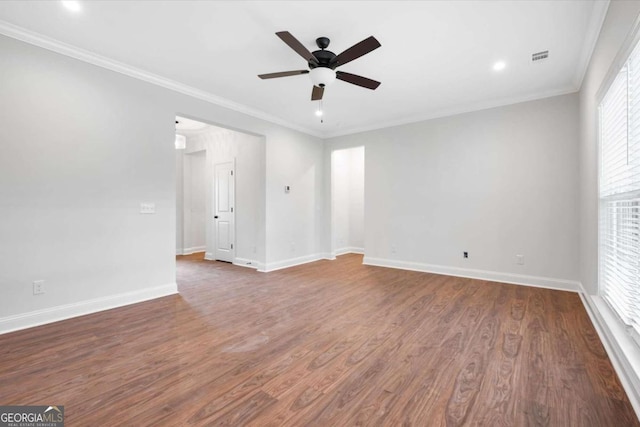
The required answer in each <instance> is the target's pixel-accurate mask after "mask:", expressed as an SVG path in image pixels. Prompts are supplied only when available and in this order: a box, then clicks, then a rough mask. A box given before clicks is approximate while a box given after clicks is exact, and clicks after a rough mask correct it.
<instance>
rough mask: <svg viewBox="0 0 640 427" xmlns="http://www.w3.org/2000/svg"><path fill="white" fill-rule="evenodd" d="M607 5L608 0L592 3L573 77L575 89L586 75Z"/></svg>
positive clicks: (579, 86) (580, 84)
mask: <svg viewBox="0 0 640 427" xmlns="http://www.w3.org/2000/svg"><path fill="white" fill-rule="evenodd" d="M609 3H610V1H609V0H602V1H594V2H593V10H592V12H591V18H590V19H589V23H588V24H587V34H586V35H585V37H584V44H583V45H582V51H581V52H580V59H579V60H578V66H577V68H576V75H575V77H574V85H575V86H576V87H577V88H581V87H582V81H583V80H584V76H585V75H586V74H587V68H589V64H590V63H591V56H592V55H593V51H594V50H595V48H596V44H597V43H598V37H599V36H600V31H601V30H602V25H603V24H604V19H605V18H606V17H607V11H608V10H609Z"/></svg>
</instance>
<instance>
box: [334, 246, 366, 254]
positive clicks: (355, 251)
mask: <svg viewBox="0 0 640 427" xmlns="http://www.w3.org/2000/svg"><path fill="white" fill-rule="evenodd" d="M334 254H335V256H339V255H344V254H360V255H362V254H364V248H358V247H355V246H347V247H344V248H340V249H336V250H335V251H334Z"/></svg>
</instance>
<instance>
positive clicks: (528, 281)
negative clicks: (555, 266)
mask: <svg viewBox="0 0 640 427" xmlns="http://www.w3.org/2000/svg"><path fill="white" fill-rule="evenodd" d="M362 263H363V264H365V265H374V266H378V267H389V268H399V269H402V270H413V271H421V272H424V273H435V274H446V275H447V276H456V277H468V278H471V279H480V280H490V281H492V282H501V283H510V284H514V285H526V286H536V287H539V288H549V289H555V290H560V291H570V292H579V291H580V283H579V282H578V281H575V280H566V279H554V278H550V277H539V276H527V275H524V274H513V273H501V272H497V271H487V270H475V269H471V268H458V267H448V266H444V265H434V264H423V263H418V262H409V261H397V260H391V259H384V258H371V257H368V256H365V257H364V260H363V261H362Z"/></svg>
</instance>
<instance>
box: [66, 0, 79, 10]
mask: <svg viewBox="0 0 640 427" xmlns="http://www.w3.org/2000/svg"><path fill="white" fill-rule="evenodd" d="M62 5H63V6H64V7H66V8H67V10H70V11H71V12H75V13H78V12H80V10H81V9H82V6H81V5H80V2H79V1H76V0H62Z"/></svg>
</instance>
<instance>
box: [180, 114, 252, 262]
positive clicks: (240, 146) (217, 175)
mask: <svg viewBox="0 0 640 427" xmlns="http://www.w3.org/2000/svg"><path fill="white" fill-rule="evenodd" d="M176 134H177V135H181V137H180V138H179V139H180V140H182V141H183V142H182V143H181V144H178V143H177V142H178V139H176V255H189V254H196V253H197V254H200V256H201V257H203V258H204V259H206V260H211V261H225V262H230V263H234V264H237V265H242V266H248V267H255V268H257V267H258V266H259V265H260V263H259V260H260V255H261V254H260V253H259V252H262V251H261V250H260V251H259V249H261V246H262V242H261V236H260V234H259V233H260V230H261V226H260V224H261V221H263V219H264V218H263V216H264V212H263V211H264V209H263V206H262V205H263V203H262V202H263V199H264V188H262V187H263V183H264V167H263V166H262V165H263V164H264V138H262V137H259V136H256V135H250V134H246V133H242V132H238V131H235V130H231V129H226V128H222V127H218V126H214V125H210V124H207V123H203V122H199V121H196V120H192V119H188V118H185V117H182V116H177V117H176ZM182 137H184V139H182Z"/></svg>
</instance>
